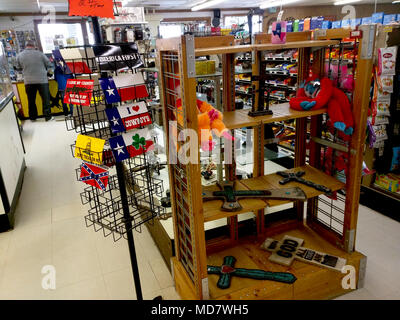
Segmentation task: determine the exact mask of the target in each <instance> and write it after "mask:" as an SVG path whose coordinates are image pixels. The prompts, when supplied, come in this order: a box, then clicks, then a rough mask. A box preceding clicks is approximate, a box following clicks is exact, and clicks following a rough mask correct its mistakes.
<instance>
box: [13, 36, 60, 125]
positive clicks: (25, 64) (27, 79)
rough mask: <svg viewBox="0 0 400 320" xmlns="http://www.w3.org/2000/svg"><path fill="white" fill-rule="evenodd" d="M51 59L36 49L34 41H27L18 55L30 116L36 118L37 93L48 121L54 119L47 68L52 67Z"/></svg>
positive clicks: (32, 118) (18, 65)
mask: <svg viewBox="0 0 400 320" xmlns="http://www.w3.org/2000/svg"><path fill="white" fill-rule="evenodd" d="M51 66H52V65H51V62H50V60H49V59H48V58H47V57H46V56H45V55H44V53H42V52H40V51H39V50H36V48H35V42H34V41H27V43H26V45H25V50H24V51H22V52H21V53H20V54H19V55H18V56H17V67H18V68H19V69H22V72H23V74H24V83H25V91H26V95H27V96H28V107H29V118H30V119H31V120H36V118H37V107H36V94H37V92H38V91H39V94H40V96H41V98H42V101H43V115H44V116H45V119H46V121H49V120H52V119H54V118H53V117H52V116H51V110H50V90H49V81H48V79H47V70H48V69H49V68H51Z"/></svg>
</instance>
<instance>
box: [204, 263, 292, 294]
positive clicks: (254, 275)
mask: <svg viewBox="0 0 400 320" xmlns="http://www.w3.org/2000/svg"><path fill="white" fill-rule="evenodd" d="M235 263H236V258H235V257H233V256H227V257H224V262H223V264H222V266H221V267H216V266H207V272H208V274H217V275H219V276H220V278H219V279H218V282H217V287H218V288H220V289H228V288H229V287H230V286H231V278H232V277H233V276H236V277H240V278H248V279H256V280H271V281H279V282H284V283H294V282H295V281H296V280H297V278H296V277H295V276H294V275H293V274H291V273H289V272H271V271H265V270H254V269H241V268H234V266H235Z"/></svg>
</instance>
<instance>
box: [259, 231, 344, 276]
mask: <svg viewBox="0 0 400 320" xmlns="http://www.w3.org/2000/svg"><path fill="white" fill-rule="evenodd" d="M303 242H304V240H303V239H300V238H296V237H292V236H289V235H285V236H284V237H283V239H282V241H278V240H274V239H271V238H267V239H265V241H264V242H263V244H262V245H261V249H263V250H266V251H270V252H272V254H271V256H270V257H269V260H270V261H272V262H275V263H278V264H282V265H284V266H290V265H291V264H292V263H293V260H294V259H297V260H300V261H303V262H307V263H311V264H315V265H317V266H319V267H324V268H328V269H333V270H336V271H339V272H342V268H343V267H344V266H345V265H346V259H344V258H340V257H337V256H334V255H330V254H327V253H323V252H318V251H314V250H312V249H308V248H304V247H301V245H302V244H303Z"/></svg>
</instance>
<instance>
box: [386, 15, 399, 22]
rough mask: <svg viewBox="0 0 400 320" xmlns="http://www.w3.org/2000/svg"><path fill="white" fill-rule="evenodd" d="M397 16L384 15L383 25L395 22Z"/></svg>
mask: <svg viewBox="0 0 400 320" xmlns="http://www.w3.org/2000/svg"><path fill="white" fill-rule="evenodd" d="M396 18H397V16H396V15H395V14H385V15H384V16H383V24H390V23H391V22H394V21H396Z"/></svg>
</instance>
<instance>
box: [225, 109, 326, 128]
mask: <svg viewBox="0 0 400 320" xmlns="http://www.w3.org/2000/svg"><path fill="white" fill-rule="evenodd" d="M271 110H272V112H273V114H271V115H266V116H258V117H250V116H249V115H248V113H249V110H243V109H241V110H235V111H228V112H224V113H223V116H224V123H225V126H226V127H227V128H228V129H239V128H244V127H256V126H258V125H261V124H265V123H272V122H278V121H285V120H291V119H298V118H305V117H310V116H315V115H318V114H323V113H326V111H327V110H326V108H323V109H319V110H310V111H297V110H294V109H291V108H290V106H289V103H281V104H276V105H273V106H271Z"/></svg>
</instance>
